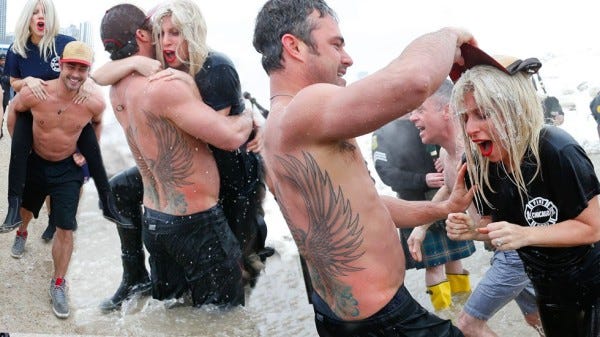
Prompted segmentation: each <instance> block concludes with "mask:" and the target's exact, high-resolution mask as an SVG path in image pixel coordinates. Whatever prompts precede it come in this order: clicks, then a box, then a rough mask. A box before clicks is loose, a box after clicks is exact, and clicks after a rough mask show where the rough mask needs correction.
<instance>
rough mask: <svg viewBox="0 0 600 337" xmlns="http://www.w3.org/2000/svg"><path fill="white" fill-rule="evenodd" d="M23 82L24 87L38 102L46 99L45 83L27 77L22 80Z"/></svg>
mask: <svg viewBox="0 0 600 337" xmlns="http://www.w3.org/2000/svg"><path fill="white" fill-rule="evenodd" d="M23 82H25V85H26V86H28V87H29V89H30V90H31V92H32V93H33V95H34V96H35V97H36V98H37V99H39V100H40V101H44V100H46V98H47V97H48V93H47V92H46V89H45V88H44V87H45V86H47V85H48V84H47V83H46V81H43V80H41V79H39V78H36V77H31V76H27V77H25V79H23Z"/></svg>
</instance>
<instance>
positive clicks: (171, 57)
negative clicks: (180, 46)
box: [163, 50, 177, 64]
mask: <svg viewBox="0 0 600 337" xmlns="http://www.w3.org/2000/svg"><path fill="white" fill-rule="evenodd" d="M163 56H164V57H165V62H167V63H169V64H171V63H173V62H175V61H177V55H175V52H174V51H172V50H165V51H163Z"/></svg>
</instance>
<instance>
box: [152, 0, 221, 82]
mask: <svg viewBox="0 0 600 337" xmlns="http://www.w3.org/2000/svg"><path fill="white" fill-rule="evenodd" d="M169 16H170V17H171V21H172V23H173V25H174V26H175V27H177V29H178V30H179V32H180V33H181V34H182V35H183V38H184V39H185V41H187V44H188V57H189V60H183V59H182V58H181V56H180V55H179V52H178V51H176V56H177V59H179V61H180V62H182V63H183V64H184V65H185V66H186V67H187V70H188V73H189V74H190V75H192V76H194V75H196V73H197V72H198V71H200V69H202V65H204V61H205V60H206V57H207V56H208V52H209V50H210V49H209V48H208V46H207V45H206V22H205V21H204V17H203V16H202V12H201V11H200V8H199V7H198V5H196V4H195V3H194V2H192V1H189V0H172V1H169V2H167V3H165V4H163V5H159V6H158V8H157V9H156V11H155V12H154V14H153V15H152V22H153V25H154V27H153V35H154V41H156V42H157V43H156V56H157V58H158V60H159V61H160V62H162V64H163V65H165V66H166V63H165V59H164V56H163V53H162V49H163V48H162V45H161V43H162V41H161V39H160V38H161V29H162V28H161V26H162V20H163V18H165V17H169Z"/></svg>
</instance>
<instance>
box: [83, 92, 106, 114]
mask: <svg viewBox="0 0 600 337" xmlns="http://www.w3.org/2000/svg"><path fill="white" fill-rule="evenodd" d="M85 104H86V105H87V107H88V108H89V109H90V111H92V113H93V114H98V113H102V112H103V111H104V109H106V101H105V100H104V95H103V94H102V91H101V90H100V87H98V86H96V87H95V88H94V91H92V93H91V95H90V97H89V99H88V100H86V103H85Z"/></svg>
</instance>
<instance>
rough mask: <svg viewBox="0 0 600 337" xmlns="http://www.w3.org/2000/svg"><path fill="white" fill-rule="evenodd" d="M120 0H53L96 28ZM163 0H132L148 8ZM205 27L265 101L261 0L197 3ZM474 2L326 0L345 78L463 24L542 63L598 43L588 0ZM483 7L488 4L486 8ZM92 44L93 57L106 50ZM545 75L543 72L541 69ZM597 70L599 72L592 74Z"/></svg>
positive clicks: (12, 1) (486, 42)
mask: <svg viewBox="0 0 600 337" xmlns="http://www.w3.org/2000/svg"><path fill="white" fill-rule="evenodd" d="M122 2H123V1H118V0H94V1H81V0H54V3H55V6H56V7H57V11H58V13H59V19H60V21H61V25H62V26H67V25H69V24H78V23H79V22H81V21H90V22H92V24H93V25H94V26H95V29H96V33H95V34H96V35H98V36H99V34H98V33H97V32H98V31H97V27H98V25H99V23H100V20H101V18H102V15H103V14H104V12H105V11H106V9H108V8H110V7H111V6H113V5H115V4H118V3H122ZM160 2H161V1H160V0H134V1H131V3H134V4H136V5H138V6H140V7H141V8H143V9H145V10H148V9H150V8H152V7H154V5H156V4H158V3H160ZM22 3H23V0H8V15H7V25H8V29H7V30H8V31H9V32H10V31H13V30H14V25H15V22H16V19H17V17H18V15H19V13H20V11H21V7H22ZM197 3H198V5H199V6H200V8H201V9H202V12H203V14H204V17H205V19H206V21H207V25H208V44H209V45H210V47H211V48H213V49H215V50H218V51H221V52H223V53H225V54H227V55H228V56H229V57H230V58H231V59H232V60H233V62H234V63H235V65H236V67H237V68H238V72H239V74H240V78H241V81H242V86H243V90H246V91H249V92H250V93H252V94H253V96H254V97H256V98H257V99H258V101H259V102H262V105H265V106H268V102H267V100H268V97H269V89H268V84H269V83H268V78H267V76H266V74H265V72H264V71H263V69H262V67H261V66H260V55H259V54H258V53H257V52H256V51H255V50H254V48H253V47H252V34H253V29H254V20H255V18H256V14H257V13H258V11H259V9H260V7H261V6H262V4H264V0H204V1H197ZM483 3H484V2H481V1H474V0H452V1H446V0H420V1H393V0H329V1H328V4H329V5H330V6H331V7H332V8H333V9H334V10H335V11H336V12H337V14H338V17H339V20H340V28H341V31H342V34H343V35H344V37H345V40H346V49H347V51H348V52H349V54H350V55H351V56H352V58H353V60H354V65H353V66H352V67H351V68H350V69H349V70H348V74H347V75H346V79H347V81H348V83H352V82H353V81H355V80H357V79H358V78H360V77H361V76H362V75H364V74H369V73H372V72H374V71H376V70H378V69H380V68H382V67H384V66H385V65H386V64H387V63H389V62H390V61H391V60H393V59H394V58H395V57H396V56H398V55H399V54H400V53H401V51H402V50H403V49H404V48H405V47H406V46H407V44H409V43H410V42H411V41H412V40H413V39H415V38H416V37H418V36H420V35H422V34H425V33H428V32H432V31H435V30H438V29H440V28H442V27H445V26H458V27H463V28H466V29H468V30H469V31H471V32H472V33H473V35H474V36H475V38H476V39H477V40H478V41H479V45H480V47H481V48H482V49H484V50H486V51H487V52H488V53H491V54H505V55H513V56H516V57H519V58H528V57H532V56H535V57H538V58H540V59H541V60H542V61H544V60H545V59H550V58H552V57H553V56H555V55H558V54H561V53H564V52H567V51H568V52H571V53H576V52H577V51H585V52H588V51H589V49H600V45H598V44H595V45H594V44H592V43H587V42H588V41H593V40H596V39H594V37H596V36H597V17H596V16H597V14H596V13H597V11H595V8H592V6H593V3H594V2H593V1H584V0H572V1H568V2H567V1H561V2H559V3H557V4H551V3H550V2H548V1H538V0H531V1H523V0H505V1H502V2H498V4H500V5H501V7H498V8H493V7H492V6H493V4H490V3H488V2H486V4H485V6H484V5H483ZM484 7H485V8H484ZM101 46H102V45H101V42H100V39H99V37H97V41H96V42H95V48H96V61H97V63H104V62H106V61H107V55H106V53H104V52H103V50H102V49H101ZM585 67H586V65H585V64H582V62H576V61H575V62H574V63H573V64H572V65H571V68H572V70H573V71H574V72H581V73H582V76H591V75H592V74H589V72H588V74H586V71H585ZM541 73H542V74H543V73H544V70H542V71H541ZM597 74H598V73H596V75H597Z"/></svg>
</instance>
